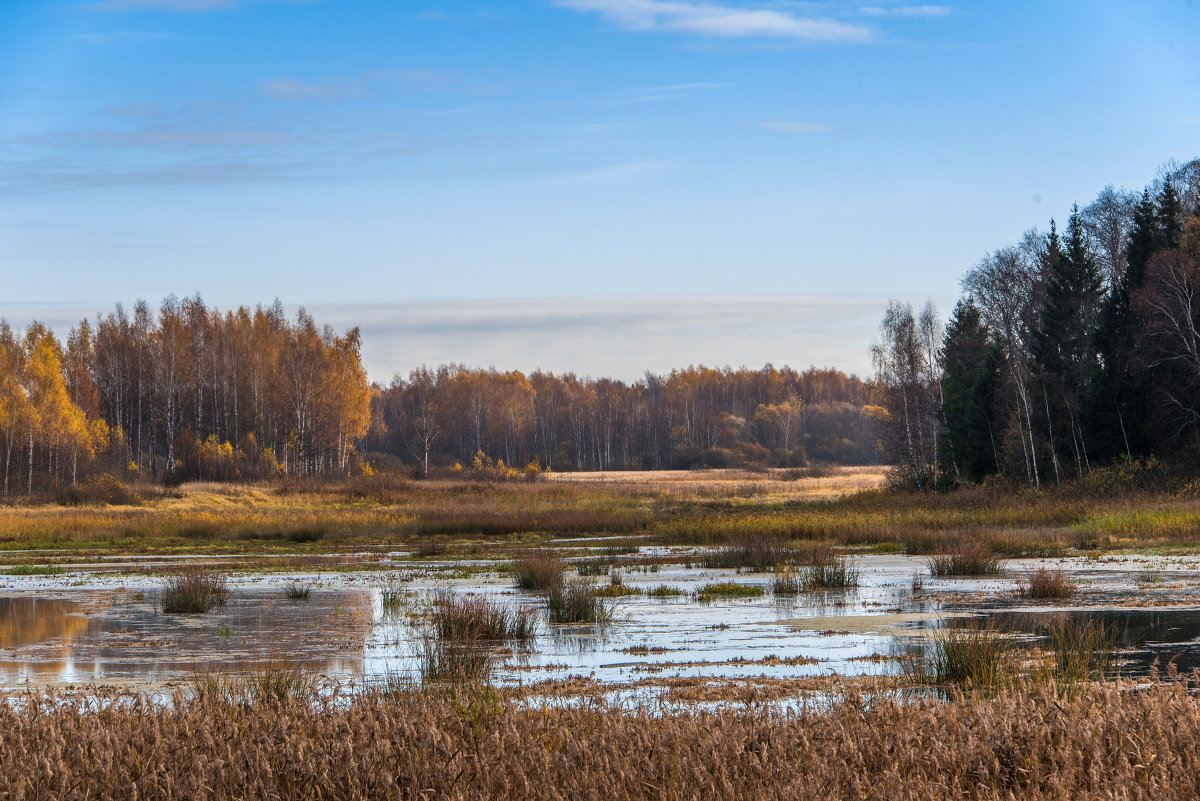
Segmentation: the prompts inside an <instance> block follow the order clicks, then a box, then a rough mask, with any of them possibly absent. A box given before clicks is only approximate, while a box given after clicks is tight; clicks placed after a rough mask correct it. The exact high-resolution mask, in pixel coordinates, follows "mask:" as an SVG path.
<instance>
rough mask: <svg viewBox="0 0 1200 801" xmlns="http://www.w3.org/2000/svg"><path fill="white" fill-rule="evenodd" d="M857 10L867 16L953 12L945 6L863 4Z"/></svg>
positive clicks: (937, 15) (923, 14) (935, 15)
mask: <svg viewBox="0 0 1200 801" xmlns="http://www.w3.org/2000/svg"><path fill="white" fill-rule="evenodd" d="M858 11H859V13H860V14H864V15H866V16H868V17H944V16H946V15H947V14H952V13H953V12H954V10H953V9H951V8H947V7H946V6H891V7H887V8H885V7H883V6H863V7H862V8H860V9H859V10H858Z"/></svg>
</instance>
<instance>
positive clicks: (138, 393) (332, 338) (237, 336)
mask: <svg viewBox="0 0 1200 801" xmlns="http://www.w3.org/2000/svg"><path fill="white" fill-rule="evenodd" d="M360 345H361V342H360V338H359V332H358V330H357V329H351V330H349V331H346V332H344V333H343V334H340V335H339V334H338V333H336V332H335V331H333V330H332V329H331V328H329V327H328V326H321V325H319V324H318V322H317V321H315V320H314V319H313V318H312V317H311V316H310V315H308V314H307V313H306V312H304V311H301V312H299V314H298V315H297V316H296V317H295V319H289V318H288V317H287V315H286V314H285V312H284V311H283V308H282V306H281V305H280V304H279V303H278V302H276V303H275V304H274V305H271V306H267V307H263V306H259V307H256V308H254V309H249V308H246V307H239V308H237V309H235V310H231V311H225V312H222V311H220V310H218V309H215V308H209V307H207V306H206V305H205V303H204V301H203V300H202V299H201V298H200V297H198V296H197V297H191V298H184V299H183V300H179V299H177V298H175V297H170V298H167V299H166V300H164V301H163V302H162V303H161V304H160V305H159V307H158V309H157V310H154V309H152V308H151V307H150V306H149V305H148V304H147V303H145V302H141V301H139V302H138V303H137V304H135V305H134V307H133V308H132V310H127V309H125V308H123V307H121V306H118V307H117V308H116V309H115V310H113V311H112V312H111V313H108V314H106V315H103V316H101V317H98V318H97V319H96V320H95V321H94V322H90V321H88V320H86V319H85V320H82V321H81V322H80V323H79V324H78V325H77V326H76V327H74V328H72V329H71V331H70V332H69V334H68V336H67V337H66V339H65V341H60V340H59V339H58V338H57V337H56V336H55V335H54V333H53V332H52V331H50V330H49V329H47V328H46V327H45V326H43V325H40V324H38V323H34V324H32V325H30V326H29V328H28V329H26V330H25V331H23V332H20V331H14V330H13V329H12V328H11V327H10V326H8V324H7V323H2V322H0V448H2V451H0V453H3V458H4V471H3V472H4V486H3V491H4V494H5V495H14V494H30V493H34V492H38V491H45V490H50V489H53V488H55V487H61V486H68V485H72V484H75V483H77V482H78V481H80V480H82V479H83V478H86V477H88V476H90V475H93V474H96V473H107V474H112V475H116V476H119V477H121V478H123V479H137V478H140V479H143V480H154V481H166V482H168V483H173V482H179V481H185V480H196V479H203V480H254V479H259V478H270V477H276V476H321V475H347V474H352V473H358V472H363V471H366V472H369V471H371V470H374V469H379V468H380V467H386V468H392V469H403V470H409V471H412V472H414V473H416V474H419V475H429V474H431V472H437V471H455V470H462V469H472V468H475V467H479V466H482V465H487V466H489V467H491V468H493V469H494V468H496V467H497V466H498V467H499V469H500V471H506V470H511V469H514V468H515V469H519V470H521V471H529V470H535V471H538V470H546V469H553V470H613V469H643V468H689V467H726V466H733V465H762V466H767V465H778V466H793V467H798V466H804V465H806V464H808V463H809V461H810V460H812V461H819V462H836V463H844V464H866V463H872V462H873V461H874V460H875V459H876V451H875V434H874V431H875V423H876V420H877V418H878V415H879V414H880V413H881V410H879V409H878V408H874V407H872V406H870V402H869V401H870V394H871V385H870V384H869V383H867V382H864V381H863V380H860V379H859V378H857V377H854V376H848V375H845V374H844V373H841V372H840V371H837V370H829V369H827V370H819V369H809V370H806V371H804V372H797V371H794V370H791V369H789V368H782V369H777V368H775V367H772V366H770V365H768V366H766V367H764V368H762V369H760V370H749V369H745V368H743V369H740V370H731V369H728V368H726V369H723V370H717V369H710V368H705V367H690V368H687V369H684V370H676V371H672V372H671V373H670V374H669V375H653V374H647V375H646V376H645V378H644V379H643V380H640V381H636V382H632V383H624V382H621V381H617V380H613V379H606V378H605V379H590V378H579V377H577V376H575V375H573V374H565V375H554V374H551V373H544V372H541V371H537V372H534V373H532V374H530V375H528V376H526V375H525V374H523V373H520V372H516V371H510V372H499V371H497V370H495V369H468V368H467V367H464V366H461V365H445V366H441V367H437V368H421V369H418V370H414V371H413V372H412V373H411V374H410V375H409V376H408V377H407V378H401V377H396V378H395V379H394V380H393V381H392V382H391V383H390V384H389V385H387V386H378V385H372V384H370V383H369V382H368V379H367V375H366V372H365V370H364V369H363V366H362V362H361V358H360Z"/></svg>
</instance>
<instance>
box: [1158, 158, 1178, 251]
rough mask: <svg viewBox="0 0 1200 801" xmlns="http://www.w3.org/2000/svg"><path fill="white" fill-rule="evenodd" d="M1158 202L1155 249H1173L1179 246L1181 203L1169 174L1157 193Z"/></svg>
mask: <svg viewBox="0 0 1200 801" xmlns="http://www.w3.org/2000/svg"><path fill="white" fill-rule="evenodd" d="M1157 200H1158V204H1157V206H1158V207H1157V209H1156V210H1155V217H1156V218H1157V219H1156V222H1157V224H1158V238H1157V240H1156V241H1155V243H1154V249H1155V250H1174V249H1175V248H1177V247H1179V237H1180V235H1181V234H1182V233H1183V203H1182V202H1181V201H1180V200H1179V193H1178V192H1176V191H1175V184H1174V182H1173V181H1172V180H1171V176H1170V174H1168V175H1167V177H1166V178H1165V179H1164V180H1163V188H1162V191H1160V192H1159V193H1158V199H1157Z"/></svg>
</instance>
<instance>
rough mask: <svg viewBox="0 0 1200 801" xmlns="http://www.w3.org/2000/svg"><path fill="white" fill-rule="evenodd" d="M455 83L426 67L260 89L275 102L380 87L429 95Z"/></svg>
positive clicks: (337, 96)
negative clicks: (427, 93)
mask: <svg viewBox="0 0 1200 801" xmlns="http://www.w3.org/2000/svg"><path fill="white" fill-rule="evenodd" d="M453 83H454V82H453V80H452V79H451V78H450V77H448V76H446V75H443V74H442V73H440V72H436V71H434V70H430V69H427V68H424V67H414V68H409V69H395V70H379V71H376V72H370V73H367V74H366V75H363V76H361V77H357V78H346V77H344V76H335V77H332V78H328V79H326V80H324V81H321V82H308V81H301V80H298V79H296V78H271V79H269V80H265V81H262V82H260V83H259V85H258V89H259V91H261V92H262V93H264V94H267V95H270V96H271V97H273V98H275V99H276V100H344V99H346V98H348V97H362V96H363V95H368V94H371V93H372V90H373V89H374V88H378V87H381V86H391V87H393V88H395V87H397V86H399V87H400V88H402V89H403V90H404V91H409V92H412V91H416V92H428V91H438V90H442V89H447V88H449V87H450V86H452V85H453Z"/></svg>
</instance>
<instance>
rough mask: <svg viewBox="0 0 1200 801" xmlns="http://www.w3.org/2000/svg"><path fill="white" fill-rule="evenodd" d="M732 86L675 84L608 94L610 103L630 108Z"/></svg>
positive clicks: (729, 84) (716, 83) (703, 82)
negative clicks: (639, 104)
mask: <svg viewBox="0 0 1200 801" xmlns="http://www.w3.org/2000/svg"><path fill="white" fill-rule="evenodd" d="M730 86H733V84H731V83H726V82H705V81H697V82H693V83H675V84H667V85H665V86H641V87H637V88H635V89H622V90H620V91H617V92H612V93H610V97H611V98H612V102H613V104H614V105H618V106H632V105H636V104H638V103H657V102H659V101H662V100H674V99H676V98H680V97H690V96H692V95H694V94H697V93H699V92H705V91H709V90H711V89H725V88H728V87H730Z"/></svg>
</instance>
